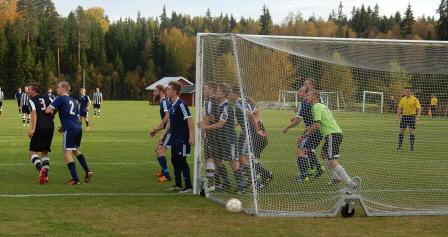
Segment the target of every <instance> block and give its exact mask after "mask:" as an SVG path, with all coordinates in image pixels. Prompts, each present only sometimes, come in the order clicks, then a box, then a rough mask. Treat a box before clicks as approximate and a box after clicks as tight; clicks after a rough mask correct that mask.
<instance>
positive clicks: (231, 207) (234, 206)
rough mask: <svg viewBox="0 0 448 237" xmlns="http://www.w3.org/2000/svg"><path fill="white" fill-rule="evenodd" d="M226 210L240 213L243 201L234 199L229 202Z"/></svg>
mask: <svg viewBox="0 0 448 237" xmlns="http://www.w3.org/2000/svg"><path fill="white" fill-rule="evenodd" d="M226 208H227V211H229V212H240V211H241V208H242V204H241V201H240V200H238V199H236V198H232V199H230V200H229V201H227V204H226Z"/></svg>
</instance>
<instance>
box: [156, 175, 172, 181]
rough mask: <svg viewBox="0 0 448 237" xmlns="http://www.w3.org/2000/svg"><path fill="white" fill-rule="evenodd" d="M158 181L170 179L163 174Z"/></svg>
mask: <svg viewBox="0 0 448 237" xmlns="http://www.w3.org/2000/svg"><path fill="white" fill-rule="evenodd" d="M158 180H159V182H166V181H170V180H168V178H167V177H165V176H162V177H160V178H159V179H158Z"/></svg>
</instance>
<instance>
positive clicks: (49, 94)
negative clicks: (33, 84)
mask: <svg viewBox="0 0 448 237" xmlns="http://www.w3.org/2000/svg"><path fill="white" fill-rule="evenodd" d="M47 98H48V99H49V100H50V101H51V102H53V101H54V99H56V96H54V95H53V94H52V93H48V94H47Z"/></svg>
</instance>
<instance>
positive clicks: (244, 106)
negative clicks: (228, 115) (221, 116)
mask: <svg viewBox="0 0 448 237" xmlns="http://www.w3.org/2000/svg"><path fill="white" fill-rule="evenodd" d="M235 107H236V110H235V117H236V120H237V122H238V124H239V125H240V127H241V130H242V131H244V129H245V128H246V123H245V122H244V113H245V112H252V111H253V109H252V106H251V105H250V104H249V103H247V101H246V103H243V100H242V99H241V98H239V99H238V100H237V101H236V103H235Z"/></svg>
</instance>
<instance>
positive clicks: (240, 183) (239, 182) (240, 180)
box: [233, 169, 244, 190]
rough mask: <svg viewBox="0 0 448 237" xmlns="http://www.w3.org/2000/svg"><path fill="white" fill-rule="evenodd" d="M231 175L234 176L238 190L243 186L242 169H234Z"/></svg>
mask: <svg viewBox="0 0 448 237" xmlns="http://www.w3.org/2000/svg"><path fill="white" fill-rule="evenodd" d="M233 175H234V176H235V181H236V186H237V188H238V190H242V189H243V188H244V183H243V172H242V170H241V169H237V170H234V171H233Z"/></svg>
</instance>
